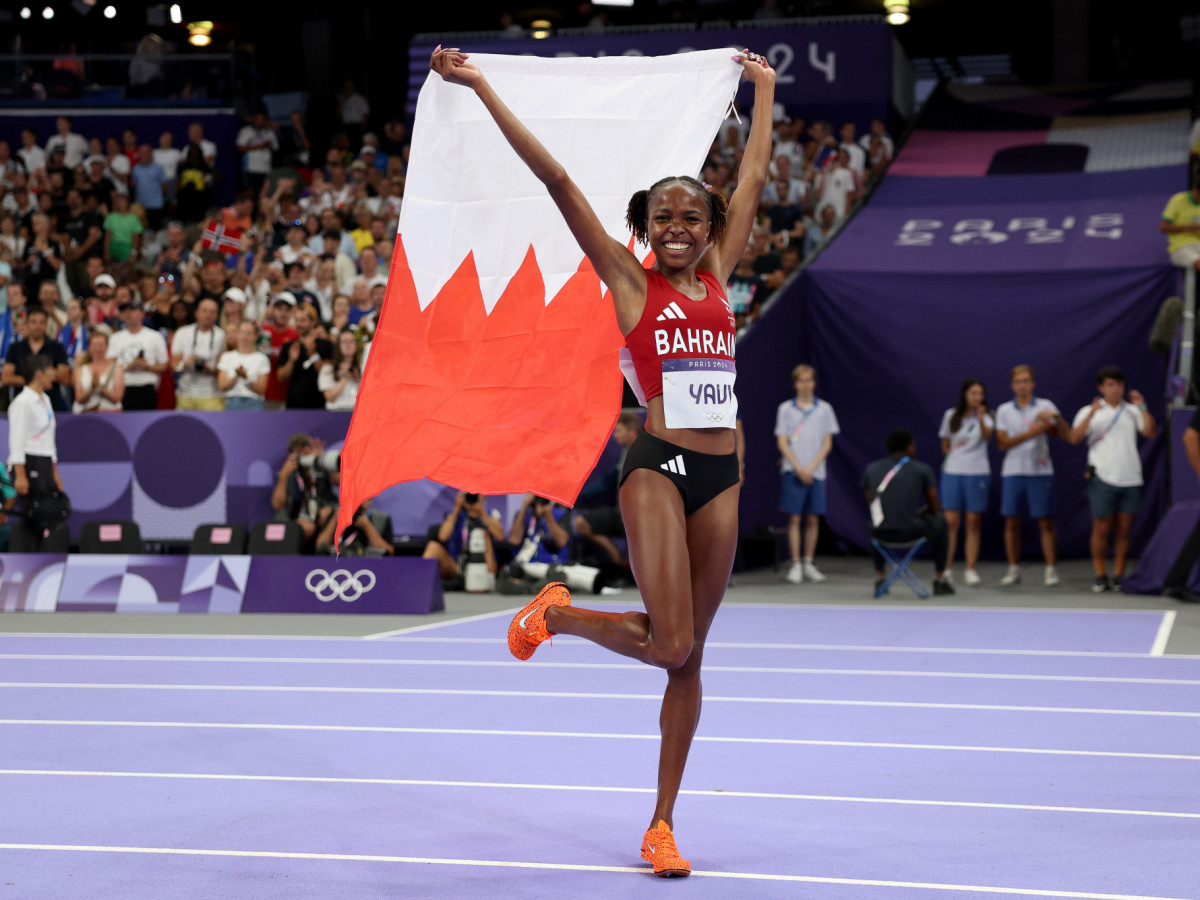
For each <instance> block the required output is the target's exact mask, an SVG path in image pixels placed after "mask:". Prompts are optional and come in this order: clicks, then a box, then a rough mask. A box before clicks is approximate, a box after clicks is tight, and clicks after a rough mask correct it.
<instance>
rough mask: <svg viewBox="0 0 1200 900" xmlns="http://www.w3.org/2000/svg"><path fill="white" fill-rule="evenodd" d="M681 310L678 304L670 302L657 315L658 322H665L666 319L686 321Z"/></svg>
mask: <svg viewBox="0 0 1200 900" xmlns="http://www.w3.org/2000/svg"><path fill="white" fill-rule="evenodd" d="M686 318H687V316H685V315H684V314H683V310H682V309H680V308H679V304H678V303H676V302H675V301H674V300H672V301H671V302H670V303H668V304H667V306H666V308H665V309H664V310H663V311H662V312H661V313H660V314H659V316H658V321H659V322H665V321H667V319H686Z"/></svg>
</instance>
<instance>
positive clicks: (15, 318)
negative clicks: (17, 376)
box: [0, 282, 26, 399]
mask: <svg viewBox="0 0 1200 900" xmlns="http://www.w3.org/2000/svg"><path fill="white" fill-rule="evenodd" d="M4 293H5V305H4V311H3V312H2V313H0V358H3V359H7V358H8V348H9V347H11V346H12V345H13V343H15V342H16V341H19V340H21V339H22V338H23V337H24V336H25V316H26V311H25V288H24V286H23V285H22V284H21V283H20V282H13V283H11V284H9V285H7V286H6V287H5V289H4ZM0 393H2V394H3V395H4V397H5V399H7V397H8V391H2V392H0Z"/></svg>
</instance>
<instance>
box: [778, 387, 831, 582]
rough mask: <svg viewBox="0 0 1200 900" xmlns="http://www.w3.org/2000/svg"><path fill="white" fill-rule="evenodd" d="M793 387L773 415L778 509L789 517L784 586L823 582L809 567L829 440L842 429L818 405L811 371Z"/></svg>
mask: <svg viewBox="0 0 1200 900" xmlns="http://www.w3.org/2000/svg"><path fill="white" fill-rule="evenodd" d="M792 387H793V388H794V389H795V391H796V396H795V397H794V398H793V399H791V400H785V401H784V402H783V403H781V404H779V410H778V412H776V414H775V442H776V444H777V445H778V447H779V452H780V454H781V455H782V456H783V459H782V460H781V461H780V469H781V470H782V478H783V484H782V487H781V489H780V492H779V508H780V510H781V511H783V512H785V513H787V514H788V547H789V548H790V549H791V551H792V567H791V568H790V569H789V570H788V574H787V580H788V581H790V582H791V583H792V584H799V583H800V582H801V581H802V580H803V581H811V582H813V583H814V584H817V583H820V582H822V581H824V580H825V576H824V575H823V574H821V572H820V570H819V569H817V567H816V564H815V563H813V555H814V554H815V553H816V551H817V537H818V535H819V534H820V530H821V516H823V515H825V458H826V457H827V456H829V452H830V451H831V450H832V449H833V436H834V435H835V434H837V433H838V432H839V431H840V430H841V429H840V428H839V427H838V420H837V415H836V414H835V413H834V411H833V407H832V406H830V405H829V404H828V403H826V402H825V401H824V400H818V399H817V396H816V393H815V391H816V387H817V375H816V372H814V371H813V367H812V366H805V365H799V366H796V368H794V369H793V370H792ZM801 519H803V521H804V538H805V543H806V544H807V546H808V555H807V556H803V557H802V556H801V548H802V545H801V540H800V537H801V535H800V522H801Z"/></svg>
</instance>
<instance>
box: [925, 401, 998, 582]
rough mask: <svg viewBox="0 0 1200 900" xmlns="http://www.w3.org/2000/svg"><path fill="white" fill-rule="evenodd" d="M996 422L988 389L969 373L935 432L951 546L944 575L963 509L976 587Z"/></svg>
mask: <svg viewBox="0 0 1200 900" xmlns="http://www.w3.org/2000/svg"><path fill="white" fill-rule="evenodd" d="M994 427H995V423H994V422H993V421H992V417H991V415H990V414H989V413H988V408H987V392H986V390H985V389H984V386H983V382H982V381H980V380H979V379H978V378H968V379H967V380H966V381H964V382H963V383H962V388H961V389H960V390H959V392H958V403H957V404H956V405H955V406H954V408H952V409H948V410H946V414H945V415H944V416H942V427H941V428H940V429H939V430H938V437H940V438H941V439H942V453H943V454H944V456H945V459H944V460H943V461H942V483H941V489H940V491H941V499H942V507H943V508H944V510H945V513H946V525H947V526H948V527H949V531H950V544H949V552H948V553H947V554H946V571H945V572H943V573H942V577H943V578H945V579H949V578H950V570H951V567H952V565H953V562H954V551H955V549H956V547H955V545H956V544H957V542H958V525H959V523H960V522H961V521H962V514H963V513H964V512H965V513H966V515H967V528H966V532H967V537H966V547H965V556H966V559H967V573H966V578H965V580H966V583H967V585H968V586H969V587H978V585H979V582H980V578H979V574H978V573H977V572H976V571H975V563H976V562H977V561H978V560H979V544H980V536H981V534H982V529H983V514H984V513H985V512H986V511H987V502H988V486H989V484H990V482H991V474H992V469H991V464H990V463H989V462H988V449H987V445H988V441H990V440H991V439H992V430H993V428H994Z"/></svg>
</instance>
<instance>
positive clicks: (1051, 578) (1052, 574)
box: [1045, 566, 1058, 587]
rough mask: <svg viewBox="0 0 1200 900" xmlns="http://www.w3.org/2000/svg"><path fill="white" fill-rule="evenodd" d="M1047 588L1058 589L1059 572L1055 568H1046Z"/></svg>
mask: <svg viewBox="0 0 1200 900" xmlns="http://www.w3.org/2000/svg"><path fill="white" fill-rule="evenodd" d="M1045 585H1046V587H1058V571H1057V570H1056V569H1055V568H1054V566H1046V578H1045Z"/></svg>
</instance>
